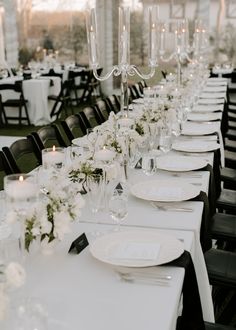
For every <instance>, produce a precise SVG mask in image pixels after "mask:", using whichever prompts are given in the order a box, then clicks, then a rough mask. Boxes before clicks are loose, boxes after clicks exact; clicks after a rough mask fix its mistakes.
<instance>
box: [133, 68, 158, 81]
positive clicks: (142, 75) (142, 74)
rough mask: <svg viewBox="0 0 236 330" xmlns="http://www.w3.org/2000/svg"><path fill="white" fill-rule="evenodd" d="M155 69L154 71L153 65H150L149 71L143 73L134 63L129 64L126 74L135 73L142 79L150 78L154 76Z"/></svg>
mask: <svg viewBox="0 0 236 330" xmlns="http://www.w3.org/2000/svg"><path fill="white" fill-rule="evenodd" d="M155 71H156V69H155V67H154V66H151V68H150V72H149V73H148V74H144V73H142V72H141V71H140V70H139V69H138V68H137V67H136V65H131V66H130V68H129V71H128V74H129V75H134V74H135V73H136V74H137V75H138V76H139V77H140V78H142V79H150V78H152V77H153V76H154V74H155Z"/></svg>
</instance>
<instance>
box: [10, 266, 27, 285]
mask: <svg viewBox="0 0 236 330" xmlns="http://www.w3.org/2000/svg"><path fill="white" fill-rule="evenodd" d="M5 275H6V281H7V285H8V286H9V287H13V288H19V287H21V286H22V285H23V284H24V283H25V277H26V274H25V270H24V268H23V267H22V266H21V265H20V264H18V263H16V262H10V263H9V264H8V265H7V267H6V269H5Z"/></svg>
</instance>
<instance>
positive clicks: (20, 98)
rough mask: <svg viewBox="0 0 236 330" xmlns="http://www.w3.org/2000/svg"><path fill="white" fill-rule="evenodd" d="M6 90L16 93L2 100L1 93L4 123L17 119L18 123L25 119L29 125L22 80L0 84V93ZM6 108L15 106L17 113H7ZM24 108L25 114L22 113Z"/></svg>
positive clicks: (0, 100)
mask: <svg viewBox="0 0 236 330" xmlns="http://www.w3.org/2000/svg"><path fill="white" fill-rule="evenodd" d="M4 91H6V92H9V91H10V92H14V93H16V94H15V96H14V97H11V98H8V99H6V100H5V101H3V99H4V98H3V95H2V97H1V99H0V102H1V112H2V115H3V120H4V122H5V124H6V125H8V123H9V122H8V121H9V120H14V121H16V120H17V121H18V123H19V125H21V124H22V121H23V120H25V121H26V122H27V123H28V125H30V119H29V114H28V109H27V100H26V99H25V98H24V94H23V90H22V82H20V81H18V82H15V84H0V94H4ZM7 108H15V109H18V115H14V116H13V115H7V112H6V109H7ZM23 110H24V112H25V115H23V114H22V111H23Z"/></svg>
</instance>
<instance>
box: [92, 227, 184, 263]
mask: <svg viewBox="0 0 236 330" xmlns="http://www.w3.org/2000/svg"><path fill="white" fill-rule="evenodd" d="M119 242H120V243H121V244H124V243H126V242H135V243H137V242H149V243H150V242H156V243H159V244H160V252H159V254H158V257H157V259H153V260H138V259H126V260H125V259H123V260H122V259H112V256H109V249H111V248H112V247H113V246H117V245H118V244H119ZM168 249H170V251H169V254H170V255H166V254H165V253H166V251H165V250H168ZM183 252H184V245H183V243H182V242H180V241H179V240H178V239H177V238H175V237H174V236H171V235H166V234H162V233H160V232H158V231H157V230H150V229H142V230H138V229H131V230H124V231H123V230H122V231H119V232H112V233H111V232H110V233H108V234H105V235H102V236H101V237H98V238H97V239H96V240H95V241H94V242H93V243H92V244H91V246H90V253H91V254H92V256H93V257H94V258H95V259H97V260H99V261H102V262H104V263H107V264H111V265H113V266H125V267H150V266H158V265H162V264H165V263H168V262H171V261H173V260H175V259H177V258H178V257H180V256H181V254H182V253H183Z"/></svg>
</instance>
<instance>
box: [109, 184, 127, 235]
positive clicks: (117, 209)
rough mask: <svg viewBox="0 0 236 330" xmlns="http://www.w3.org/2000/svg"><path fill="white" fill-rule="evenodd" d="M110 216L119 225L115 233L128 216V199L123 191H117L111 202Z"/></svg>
mask: <svg viewBox="0 0 236 330" xmlns="http://www.w3.org/2000/svg"><path fill="white" fill-rule="evenodd" d="M109 214H110V216H111V217H112V219H113V220H114V221H115V223H116V224H117V226H116V228H115V231H119V230H120V225H121V223H122V222H123V221H124V219H125V218H126V217H127V215H128V197H127V194H126V192H125V191H124V190H123V189H115V190H114V192H113V194H112V196H111V198H110V200H109Z"/></svg>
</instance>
